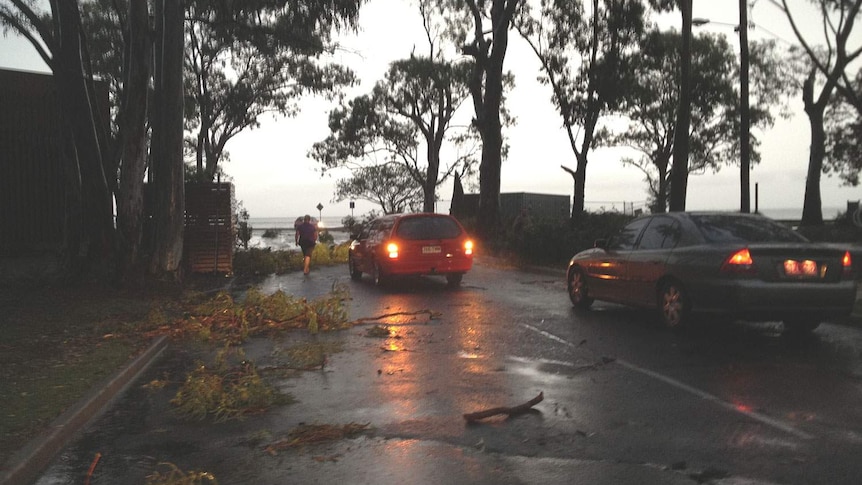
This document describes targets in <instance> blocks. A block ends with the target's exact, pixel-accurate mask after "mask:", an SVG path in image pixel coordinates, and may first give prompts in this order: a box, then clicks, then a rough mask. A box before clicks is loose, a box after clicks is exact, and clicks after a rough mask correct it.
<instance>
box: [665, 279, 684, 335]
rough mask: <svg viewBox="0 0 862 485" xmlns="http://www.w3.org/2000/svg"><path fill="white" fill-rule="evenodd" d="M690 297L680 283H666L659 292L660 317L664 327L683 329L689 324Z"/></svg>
mask: <svg viewBox="0 0 862 485" xmlns="http://www.w3.org/2000/svg"><path fill="white" fill-rule="evenodd" d="M689 310H690V308H689V303H688V295H687V294H686V292H685V289H684V288H683V287H682V285H681V284H679V282H676V281H666V282H665V283H663V284H662V285H661V287H660V288H659V291H658V315H659V319H660V320H661V323H662V325H664V326H665V327H667V328H670V329H674V330H676V329H681V328H684V327H685V326H686V325H687V324H688V313H689Z"/></svg>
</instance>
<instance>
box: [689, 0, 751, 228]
mask: <svg viewBox="0 0 862 485" xmlns="http://www.w3.org/2000/svg"><path fill="white" fill-rule="evenodd" d="M709 23H714V24H719V25H731V24H726V23H723V22H713V21H711V20H709V19H704V18H695V19H692V25H695V26H701V25H706V24H709ZM748 25H749V24H748V1H747V0H739V25H735V26H734V30H736V31H737V32H738V33H739V212H742V213H749V212H751V107H750V106H749V99H748V91H749V89H748V86H749V80H748V71H749V56H748Z"/></svg>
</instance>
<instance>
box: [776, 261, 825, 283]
mask: <svg viewBox="0 0 862 485" xmlns="http://www.w3.org/2000/svg"><path fill="white" fill-rule="evenodd" d="M822 268H823V269H824V270H825V269H826V267H825V266H823V267H822ZM784 274H785V275H787V276H797V277H805V278H814V277H817V276H822V275H820V267H819V265H818V264H817V262H816V261H812V260H810V259H806V260H804V261H797V260H795V259H787V260H785V261H784Z"/></svg>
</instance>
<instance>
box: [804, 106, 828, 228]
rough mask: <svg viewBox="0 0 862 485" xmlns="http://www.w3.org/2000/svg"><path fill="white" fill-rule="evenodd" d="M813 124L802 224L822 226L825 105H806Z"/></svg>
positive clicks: (809, 119)
mask: <svg viewBox="0 0 862 485" xmlns="http://www.w3.org/2000/svg"><path fill="white" fill-rule="evenodd" d="M805 111H806V113H808V122H809V124H810V126H811V149H810V152H809V155H808V175H807V177H806V178H805V200H804V201H803V204H802V220H801V221H800V225H801V226H822V225H823V208H822V201H821V198H820V175H821V173H822V172H823V158H824V156H825V153H826V132H825V130H824V128H823V111H824V110H823V107H821V106H819V105H812V106H811V107H810V108H809V107H807V106H806V109H805Z"/></svg>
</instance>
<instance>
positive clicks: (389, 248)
mask: <svg viewBox="0 0 862 485" xmlns="http://www.w3.org/2000/svg"><path fill="white" fill-rule="evenodd" d="M386 254H388V255H389V259H398V245H397V244H395V243H389V244H387V245H386Z"/></svg>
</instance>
